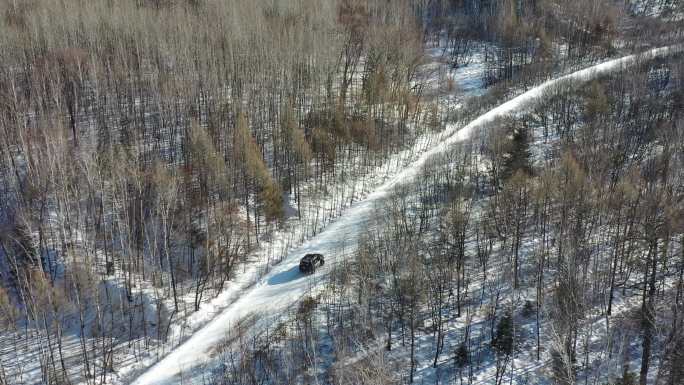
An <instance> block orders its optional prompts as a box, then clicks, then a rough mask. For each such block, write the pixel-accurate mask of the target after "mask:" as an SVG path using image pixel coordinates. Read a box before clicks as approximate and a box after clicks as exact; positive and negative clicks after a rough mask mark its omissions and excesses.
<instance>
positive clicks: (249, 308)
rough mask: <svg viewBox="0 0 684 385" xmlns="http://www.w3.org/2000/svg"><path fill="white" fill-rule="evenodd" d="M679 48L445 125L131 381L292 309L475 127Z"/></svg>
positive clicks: (175, 373) (160, 373) (184, 369)
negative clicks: (314, 265) (315, 261)
mask: <svg viewBox="0 0 684 385" xmlns="http://www.w3.org/2000/svg"><path fill="white" fill-rule="evenodd" d="M682 48H683V46H682V45H677V46H670V47H663V48H656V49H652V50H650V51H647V52H644V53H641V54H636V55H630V56H626V57H623V58H619V59H614V60H609V61H606V62H604V63H601V64H597V65H594V66H591V67H589V68H586V69H583V70H580V71H577V72H573V73H571V74H568V75H565V76H561V77H559V78H556V79H553V80H549V81H547V82H545V83H543V84H541V85H539V86H537V87H535V88H533V89H530V90H529V91H527V92H525V93H523V94H521V95H519V96H517V97H515V98H513V99H511V100H509V101H508V102H506V103H504V104H501V105H499V106H498V107H496V108H494V109H492V110H490V111H488V112H487V113H485V114H483V115H481V116H479V117H478V118H476V119H475V120H473V121H472V122H470V123H469V124H467V125H466V126H464V127H462V128H461V127H458V126H455V125H454V126H448V127H447V129H446V130H445V131H444V133H443V134H442V136H441V140H440V141H439V142H438V144H437V145H435V146H434V147H432V148H430V149H429V150H427V151H425V152H424V153H423V154H422V155H421V156H420V157H419V158H418V159H417V160H416V161H415V162H413V163H412V164H410V165H409V166H408V167H405V168H404V169H403V170H402V171H401V172H399V173H398V174H397V175H395V176H394V177H392V178H390V179H389V180H388V181H387V182H386V183H384V184H383V185H381V186H380V187H379V188H377V189H376V190H375V191H374V192H372V193H371V194H370V195H368V196H367V197H366V198H365V199H363V200H361V201H358V202H356V203H355V204H353V205H352V206H351V207H349V208H348V209H347V210H345V211H344V212H343V214H342V215H341V216H340V217H339V218H337V219H336V220H334V221H333V222H332V223H331V224H330V225H328V226H327V227H326V228H325V230H324V231H323V232H321V233H319V234H318V235H316V236H315V237H313V238H311V239H310V240H308V241H307V242H305V243H304V244H303V245H302V246H300V247H297V248H295V249H293V250H291V251H290V252H289V254H288V255H287V257H286V258H285V259H284V260H283V261H282V262H281V263H280V264H278V265H277V266H275V267H274V268H273V270H271V271H270V272H269V273H268V274H267V275H266V276H264V277H263V278H262V279H261V280H260V281H259V282H258V283H257V284H256V285H254V286H253V287H251V288H249V289H247V290H246V291H245V292H244V293H243V294H242V295H241V296H240V298H239V299H238V300H236V301H235V302H234V303H233V304H232V305H230V306H229V307H228V308H226V309H225V310H224V311H223V312H221V313H220V314H218V315H217V316H216V317H215V318H214V319H213V320H212V321H210V322H209V323H207V324H206V325H205V326H204V327H202V328H201V329H199V330H198V331H197V332H195V333H194V334H193V335H192V336H191V337H190V338H189V339H188V340H187V341H185V342H184V343H183V344H181V345H180V346H178V347H177V348H176V349H174V350H173V351H171V352H170V353H169V354H168V355H166V356H165V357H164V358H163V359H162V360H160V361H159V362H157V363H156V364H154V365H153V366H151V367H150V368H148V369H147V370H146V371H145V372H143V373H142V374H141V375H140V376H139V377H138V378H137V379H135V380H134V381H133V382H132V384H134V385H153V384H171V383H178V382H179V376H180V375H183V377H185V376H186V375H188V374H190V377H192V372H193V370H194V369H196V370H200V369H198V368H199V367H200V366H201V364H202V363H203V362H205V361H206V360H207V359H208V358H209V357H210V354H211V351H212V349H213V348H214V347H215V346H216V345H217V343H219V342H220V341H221V340H222V339H224V338H225V336H226V334H227V332H228V331H229V330H230V328H231V325H235V323H236V322H238V321H239V320H240V319H242V318H243V317H245V316H247V315H249V314H251V313H256V314H258V315H259V317H258V318H259V319H260V320H261V322H268V320H272V319H273V318H274V317H276V316H277V315H278V314H281V313H282V312H284V311H285V310H287V309H288V308H290V307H292V306H293V305H295V304H296V303H297V301H298V300H299V299H300V298H301V297H302V296H303V295H305V294H306V293H307V292H308V291H309V290H311V288H313V287H318V286H320V285H321V284H322V283H323V282H324V281H325V280H326V279H327V275H326V271H327V270H328V269H329V266H330V265H334V264H335V263H336V262H337V261H339V259H340V258H344V256H345V255H348V253H349V252H350V251H352V250H353V248H354V247H355V246H356V244H357V241H358V239H359V237H360V235H362V234H363V233H364V231H365V229H366V226H367V224H368V223H369V221H371V219H372V218H373V215H374V211H375V210H374V208H375V207H377V206H378V205H379V204H380V203H382V201H383V200H384V199H385V198H386V197H387V196H388V195H389V194H390V193H391V192H392V190H393V189H394V188H396V187H397V185H399V184H403V183H409V182H411V181H412V180H414V179H415V177H416V176H417V175H418V174H419V173H420V172H421V169H422V167H423V165H425V164H426V163H427V162H428V161H429V160H430V159H431V158H432V157H434V156H436V155H439V154H441V153H444V152H445V151H446V150H447V149H449V148H450V146H452V145H454V144H456V143H459V142H462V141H464V140H466V139H468V138H470V137H472V135H473V134H474V133H475V132H476V130H479V129H485V128H487V126H488V124H489V123H490V122H492V121H494V120H496V119H497V118H500V117H503V116H506V115H510V114H512V113H515V112H518V111H521V110H524V109H526V108H529V107H530V106H533V105H534V104H536V103H537V102H538V101H539V100H540V99H541V98H544V96H545V95H546V94H547V93H548V92H550V91H553V89H554V87H556V86H558V85H560V84H562V83H563V82H572V84H573V85H575V86H576V85H579V84H582V83H585V82H587V81H590V80H592V79H595V78H597V77H599V76H602V75H606V74H609V73H612V72H616V71H620V70H622V69H624V68H626V67H629V66H633V65H634V64H636V63H637V62H638V61H639V60H650V59H653V58H656V57H663V56H667V55H670V54H674V53H679V52H681V51H682ZM309 252H319V253H323V254H325V255H326V267H325V269H322V271H321V272H317V273H316V274H314V275H311V276H303V275H301V274H300V273H299V272H298V269H297V266H298V261H299V258H300V257H301V256H302V255H304V254H306V253H309Z"/></svg>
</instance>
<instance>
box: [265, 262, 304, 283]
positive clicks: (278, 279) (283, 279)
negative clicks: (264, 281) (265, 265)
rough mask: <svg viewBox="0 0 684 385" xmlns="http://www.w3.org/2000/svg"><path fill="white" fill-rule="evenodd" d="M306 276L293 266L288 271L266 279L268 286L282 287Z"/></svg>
mask: <svg viewBox="0 0 684 385" xmlns="http://www.w3.org/2000/svg"><path fill="white" fill-rule="evenodd" d="M306 276H307V275H306V274H304V273H301V272H300V271H299V266H294V267H292V268H291V269H289V270H285V271H283V272H280V273H278V274H276V275H274V276H273V277H271V278H269V279H268V284H269V285H272V286H273V285H282V284H283V283H288V282H291V281H294V280H296V279H299V278H304V277H306Z"/></svg>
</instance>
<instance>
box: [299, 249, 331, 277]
mask: <svg viewBox="0 0 684 385" xmlns="http://www.w3.org/2000/svg"><path fill="white" fill-rule="evenodd" d="M324 263H325V260H324V259H323V254H307V255H305V256H304V258H302V260H301V261H299V271H301V272H302V273H313V272H314V271H316V266H323V264H324Z"/></svg>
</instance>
